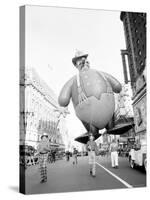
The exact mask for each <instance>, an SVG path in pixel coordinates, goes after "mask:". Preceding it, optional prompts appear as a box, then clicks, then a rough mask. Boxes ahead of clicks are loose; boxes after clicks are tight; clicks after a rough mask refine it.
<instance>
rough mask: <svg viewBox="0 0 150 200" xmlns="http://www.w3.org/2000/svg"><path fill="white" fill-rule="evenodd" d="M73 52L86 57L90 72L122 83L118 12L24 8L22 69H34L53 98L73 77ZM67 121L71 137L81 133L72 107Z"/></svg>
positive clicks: (122, 44)
mask: <svg viewBox="0 0 150 200" xmlns="http://www.w3.org/2000/svg"><path fill="white" fill-rule="evenodd" d="M76 49H78V50H82V51H84V52H87V53H88V54H89V57H88V58H89V61H90V65H91V68H94V69H97V70H101V71H105V72H107V73H110V74H111V75H113V76H114V77H115V78H117V79H118V80H119V81H120V82H122V83H123V67H122V60H121V55H120V50H121V49H125V38H124V31H123V23H122V22H121V21H120V12H118V11H104V10H86V9H67V8H54V7H42V6H41V7H40V6H27V9H26V66H27V67H34V68H35V69H36V71H37V73H38V74H39V75H40V76H41V78H42V79H43V80H44V81H45V82H47V84H48V85H49V86H50V87H51V88H52V89H53V90H54V92H55V93H56V95H58V94H59V92H60V89H61V88H62V86H63V85H64V83H65V82H66V81H67V80H69V79H70V78H71V77H72V76H73V75H75V74H76V73H77V70H76V68H75V67H74V66H73V64H72V61H71V60H72V57H73V56H74V54H75V51H76ZM69 109H70V111H71V114H70V115H69V116H68V117H67V124H68V128H69V132H70V133H71V134H72V135H73V136H77V135H80V134H81V130H82V131H83V132H84V129H83V127H82V126H81V123H80V121H79V120H77V118H76V116H75V114H74V112H73V108H72V105H70V106H69Z"/></svg>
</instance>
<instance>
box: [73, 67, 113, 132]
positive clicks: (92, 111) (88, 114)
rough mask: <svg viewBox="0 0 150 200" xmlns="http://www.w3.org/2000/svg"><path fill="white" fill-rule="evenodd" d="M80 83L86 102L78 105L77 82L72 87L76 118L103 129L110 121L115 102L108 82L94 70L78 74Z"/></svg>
mask: <svg viewBox="0 0 150 200" xmlns="http://www.w3.org/2000/svg"><path fill="white" fill-rule="evenodd" d="M80 82H81V87H82V90H83V92H84V93H85V95H86V97H87V101H85V102H82V103H81V104H80V105H79V101H78V90H77V81H76V80H74V82H73V85H72V101H73V105H74V108H75V112H76V115H77V117H78V118H79V119H80V120H81V121H82V122H86V123H90V124H92V125H94V126H95V127H97V128H99V129H103V128H105V126H106V125H107V124H108V122H109V121H110V120H111V118H112V116H113V113H114V109H115V101H114V95H113V92H112V89H111V86H110V84H109V82H108V81H107V80H106V79H105V78H104V77H103V76H100V75H99V74H98V73H97V72H96V71H95V70H91V69H89V70H87V71H84V72H81V73H80Z"/></svg>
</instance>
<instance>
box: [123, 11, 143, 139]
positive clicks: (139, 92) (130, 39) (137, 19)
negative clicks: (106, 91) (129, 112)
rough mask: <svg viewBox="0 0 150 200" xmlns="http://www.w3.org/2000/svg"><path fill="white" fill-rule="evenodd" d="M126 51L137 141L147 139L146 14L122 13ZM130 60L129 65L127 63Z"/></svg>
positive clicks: (125, 74) (126, 73) (124, 67)
mask: <svg viewBox="0 0 150 200" xmlns="http://www.w3.org/2000/svg"><path fill="white" fill-rule="evenodd" d="M120 19H121V21H122V22H123V26H124V33H125V40H126V49H125V50H121V55H122V62H123V69H124V79H125V83H130V84H131V88H132V92H133V96H132V100H133V104H132V105H133V112H134V123H135V133H136V139H137V140H140V139H141V138H146V73H145V71H146V13H133V12H132V13H131V12H121V15H120ZM126 58H127V60H128V63H127V61H126Z"/></svg>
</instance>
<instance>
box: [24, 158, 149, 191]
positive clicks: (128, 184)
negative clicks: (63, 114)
mask: <svg viewBox="0 0 150 200" xmlns="http://www.w3.org/2000/svg"><path fill="white" fill-rule="evenodd" d="M144 186H146V174H145V173H144V172H143V171H141V170H140V169H131V168H130V167H129V163H128V159H127V158H119V169H112V168H111V163H110V157H107V156H105V157H100V156H99V157H97V165H96V177H95V178H94V177H92V176H90V175H89V165H88V157H87V156H85V157H78V164H77V165H73V164H72V158H71V159H70V161H69V162H67V161H66V160H65V159H64V160H59V161H56V162H55V163H52V164H48V181H47V183H43V184H41V183H40V174H39V170H38V166H31V167H29V168H28V169H27V170H26V193H28V194H35V193H56V192H71V191H72V192H74V191H87V190H102V189H117V188H132V187H144Z"/></svg>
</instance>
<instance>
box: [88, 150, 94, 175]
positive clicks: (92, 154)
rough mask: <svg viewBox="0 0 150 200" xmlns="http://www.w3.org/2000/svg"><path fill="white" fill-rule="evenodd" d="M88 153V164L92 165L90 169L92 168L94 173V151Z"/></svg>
mask: <svg viewBox="0 0 150 200" xmlns="http://www.w3.org/2000/svg"><path fill="white" fill-rule="evenodd" d="M88 155H89V164H90V166H91V167H92V169H91V170H92V174H93V175H95V173H96V163H95V159H96V156H95V151H89V152H88Z"/></svg>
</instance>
